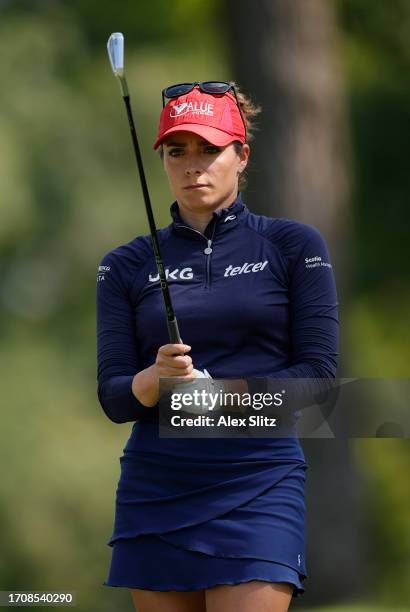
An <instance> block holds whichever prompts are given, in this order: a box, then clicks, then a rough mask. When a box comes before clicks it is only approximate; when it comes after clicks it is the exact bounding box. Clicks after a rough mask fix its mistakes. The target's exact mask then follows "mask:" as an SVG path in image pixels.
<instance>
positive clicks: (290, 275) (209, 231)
mask: <svg viewBox="0 0 410 612" xmlns="http://www.w3.org/2000/svg"><path fill="white" fill-rule="evenodd" d="M171 215H172V223H171V224H170V225H168V226H167V227H165V228H164V229H162V230H160V231H159V232H158V238H159V242H160V248H161V254H162V257H163V261H164V265H165V268H166V270H167V276H168V283H169V287H170V293H171V296H172V300H173V305H174V310H175V313H176V316H177V318H178V323H179V328H180V333H181V337H182V339H183V341H184V342H185V343H186V344H189V345H190V346H191V347H192V350H191V352H190V355H191V357H192V359H193V363H194V367H196V368H197V369H203V368H206V369H207V370H208V372H210V374H211V375H212V377H213V378H220V379H222V378H264V377H270V378H312V379H320V380H323V379H326V378H333V377H335V374H336V367H337V356H338V301H337V293H336V287H335V280H334V275H333V270H332V264H331V261H330V257H329V253H328V250H327V246H326V243H325V240H324V238H323V237H322V235H321V234H320V232H319V231H318V230H317V229H316V228H315V227H313V226H312V225H309V224H305V223H300V222H297V221H293V220H290V219H286V218H270V217H266V216H262V215H255V214H253V213H252V212H250V210H249V209H248V208H247V206H246V205H245V204H244V203H243V201H242V198H241V194H239V195H238V197H237V198H236V200H235V201H234V202H233V204H232V205H231V206H229V207H228V208H225V209H221V210H219V211H216V212H215V213H213V218H212V220H211V221H210V223H209V224H208V226H207V228H206V230H205V232H204V233H203V234H202V233H201V232H199V231H197V230H194V229H193V228H192V227H189V226H188V225H187V224H186V223H184V222H183V220H182V219H181V217H180V214H179V209H178V204H177V203H176V202H174V203H173V205H172V206H171ZM168 342H169V340H168V331H167V325H166V315H165V307H164V304H163V298H162V294H161V290H160V286H159V278H158V273H157V270H156V264H155V259H154V255H153V251H152V246H151V238H150V236H140V237H137V238H135V239H134V240H132V241H131V242H129V243H127V244H124V245H122V246H119V247H118V248H115V249H113V250H112V251H110V252H109V253H107V254H106V255H105V256H104V257H103V259H102V261H101V264H100V266H99V269H98V275H97V352H98V398H99V401H100V403H101V406H102V408H103V409H104V411H105V413H106V415H107V416H108V417H109V418H110V419H111V420H112V421H113V422H115V423H125V422H134V427H133V434H134V435H133V436H132V438H133V439H132V440H130V441H129V444H128V447H132V446H133V445H134V444H137V442H138V435H139V436H140V438H141V436H142V430H143V429H144V427H146V425H144V424H145V423H147V422H148V423H149V422H150V421H152V420H153V419H154V415H155V411H156V409H155V408H150V407H146V406H144V405H142V404H141V403H140V402H139V401H138V400H137V399H136V397H135V396H134V395H133V393H132V390H131V385H132V379H133V377H134V375H135V374H136V373H137V372H139V371H140V370H142V369H144V368H147V367H148V366H150V365H152V364H153V363H154V362H155V359H156V355H157V351H158V349H159V347H160V346H161V345H163V344H167V343H168ZM151 432H152V430H151ZM174 442H175V441H174ZM177 442H179V443H181V440H177ZM194 442H196V443H198V440H196V441H195V440H194ZM201 442H202V440H201ZM234 442H238V440H234ZM275 442H276V443H278V440H274V439H273V440H271V443H272V444H275ZM139 443H141V442H139Z"/></svg>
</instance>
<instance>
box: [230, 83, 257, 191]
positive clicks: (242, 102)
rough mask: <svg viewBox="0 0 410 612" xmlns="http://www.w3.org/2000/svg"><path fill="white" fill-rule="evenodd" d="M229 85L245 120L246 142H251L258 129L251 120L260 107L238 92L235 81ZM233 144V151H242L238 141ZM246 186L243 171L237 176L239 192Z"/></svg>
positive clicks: (244, 172)
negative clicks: (233, 88) (232, 88)
mask: <svg viewBox="0 0 410 612" xmlns="http://www.w3.org/2000/svg"><path fill="white" fill-rule="evenodd" d="M231 84H232V85H233V86H234V87H235V91H236V95H237V97H238V102H239V106H240V107H241V111H242V115H243V118H244V119H245V125H246V142H252V140H253V139H254V138H255V136H254V133H253V132H254V130H256V129H258V128H257V127H256V125H255V122H254V120H253V118H254V117H256V115H258V114H259V113H260V112H261V110H262V107H261V106H259V105H258V106H256V105H255V104H254V103H253V102H252V100H251V99H250V98H249V97H248V96H246V95H245V94H244V93H243V92H242V91H241V90H240V88H239V86H238V85H237V84H236V83H235V81H231ZM233 144H234V146H235V151H236V152H237V153H238V154H239V153H240V152H241V150H242V146H243V145H242V143H241V142H239V140H235V141H234V143H233ZM246 185H247V179H246V170H244V171H243V172H242V173H241V174H240V175H239V183H238V187H239V191H242V190H243V189H245V187H246Z"/></svg>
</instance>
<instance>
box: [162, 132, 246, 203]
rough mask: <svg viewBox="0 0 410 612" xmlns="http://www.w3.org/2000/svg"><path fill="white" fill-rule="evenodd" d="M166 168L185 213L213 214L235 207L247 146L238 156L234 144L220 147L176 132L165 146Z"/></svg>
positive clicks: (195, 136) (165, 141)
mask: <svg viewBox="0 0 410 612" xmlns="http://www.w3.org/2000/svg"><path fill="white" fill-rule="evenodd" d="M163 150H164V168H165V171H166V173H167V176H168V180H169V184H170V187H171V190H172V192H173V193H174V195H175V198H176V199H177V201H178V204H179V206H180V207H181V209H182V210H184V209H185V210H187V211H190V212H202V213H204V212H213V211H214V210H217V209H218V208H225V207H226V206H228V205H230V204H232V202H233V201H234V200H235V198H236V197H237V194H238V177H239V173H240V171H242V170H244V168H245V166H246V164H247V160H248V157H249V151H250V149H249V145H247V144H244V145H243V147H242V152H241V153H240V154H239V155H238V153H237V152H236V151H235V147H234V144H233V143H230V144H228V145H226V146H224V147H217V146H215V145H213V144H211V143H210V142H208V141H207V140H204V139H203V138H202V137H201V136H198V135H197V134H193V133H192V132H185V131H180V132H175V133H174V134H170V135H169V136H168V137H167V138H166V139H165V140H164V142H163Z"/></svg>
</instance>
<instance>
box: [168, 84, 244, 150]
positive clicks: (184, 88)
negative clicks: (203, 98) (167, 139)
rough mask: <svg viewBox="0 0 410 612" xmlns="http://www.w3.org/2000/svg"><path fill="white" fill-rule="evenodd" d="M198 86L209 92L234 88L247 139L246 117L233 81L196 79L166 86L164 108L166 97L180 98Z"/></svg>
mask: <svg viewBox="0 0 410 612" xmlns="http://www.w3.org/2000/svg"><path fill="white" fill-rule="evenodd" d="M196 86H198V87H199V90H200V91H203V92H204V93H209V94H215V95H217V94H224V93H226V92H228V91H229V90H230V89H232V91H233V94H234V96H235V100H236V105H237V107H238V110H239V113H240V115H241V119H242V123H243V127H244V128H245V140H246V123H245V118H244V116H243V114H242V109H241V105H240V104H239V100H238V96H237V94H236V90H235V87H234V85H232V83H227V82H226V81H202V83H200V82H199V81H195V83H177V84H176V85H170V86H169V87H165V89H163V90H162V108H164V106H165V98H178V97H179V96H183V95H185V94H187V93H189V92H190V91H192V90H193V89H194V87H196Z"/></svg>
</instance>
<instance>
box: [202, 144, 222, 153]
mask: <svg viewBox="0 0 410 612" xmlns="http://www.w3.org/2000/svg"><path fill="white" fill-rule="evenodd" d="M220 150H221V149H220V148H219V147H216V146H214V145H209V146H207V147H205V151H206V152H207V153H219V151H220Z"/></svg>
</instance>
